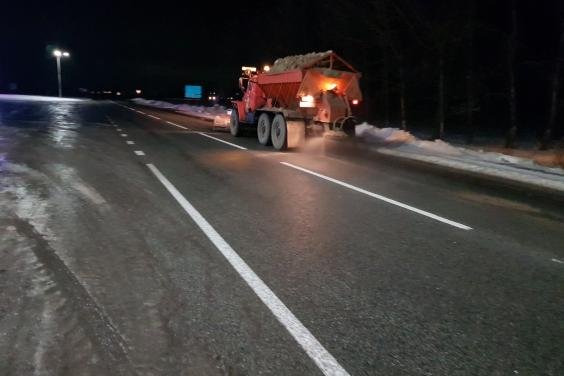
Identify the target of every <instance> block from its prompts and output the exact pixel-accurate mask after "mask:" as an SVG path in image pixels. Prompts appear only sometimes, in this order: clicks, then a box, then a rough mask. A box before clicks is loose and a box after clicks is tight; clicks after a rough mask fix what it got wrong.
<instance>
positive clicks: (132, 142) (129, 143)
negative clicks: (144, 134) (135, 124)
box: [125, 140, 135, 145]
mask: <svg viewBox="0 0 564 376" xmlns="http://www.w3.org/2000/svg"><path fill="white" fill-rule="evenodd" d="M125 143H126V144H128V145H135V141H130V140H127V141H125Z"/></svg>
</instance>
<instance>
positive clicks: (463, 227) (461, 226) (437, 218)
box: [280, 162, 472, 230]
mask: <svg viewBox="0 0 564 376" xmlns="http://www.w3.org/2000/svg"><path fill="white" fill-rule="evenodd" d="M280 163H281V164H283V165H284V166H288V167H291V168H293V169H295V170H298V171H302V172H305V173H306V174H310V175H313V176H317V177H318V178H321V179H324V180H327V181H330V182H332V183H335V184H338V185H340V186H342V187H345V188H348V189H351V190H353V191H356V192H359V193H363V194H365V195H367V196H370V197H372V198H375V199H378V200H381V201H384V202H387V203H388V204H392V205H395V206H399V207H400V208H403V209H407V210H409V211H412V212H414V213H417V214H420V215H423V216H425V217H427V218H431V219H434V220H435V221H439V222H442V223H446V224H447V225H451V226H453V227H456V228H459V229H461V230H472V227H470V226H466V225H464V224H462V223H458V222H455V221H451V220H450V219H447V218H444V217H441V216H438V215H436V214H433V213H430V212H428V211H425V210H421V209H417V208H415V207H413V206H410V205H407V204H404V203H403V202H399V201H396V200H393V199H391V198H388V197H385V196H382V195H379V194H377V193H373V192H370V191H367V190H365V189H362V188H359V187H355V186H354V185H352V184H349V183H345V182H344V181H341V180H337V179H334V178H331V177H329V176H325V175H322V174H320V173H317V172H315V171H311V170H308V169H306V168H303V167H300V166H296V165H293V164H291V163H287V162H280Z"/></svg>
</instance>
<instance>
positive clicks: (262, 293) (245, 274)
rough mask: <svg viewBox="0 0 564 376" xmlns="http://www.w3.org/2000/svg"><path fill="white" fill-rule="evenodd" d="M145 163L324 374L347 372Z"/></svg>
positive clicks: (153, 168)
mask: <svg viewBox="0 0 564 376" xmlns="http://www.w3.org/2000/svg"><path fill="white" fill-rule="evenodd" d="M147 167H148V168H149V170H151V172H152V173H153V174H154V175H155V177H156V178H157V179H159V181H160V182H161V183H162V185H164V187H165V188H166V189H167V191H168V192H169V193H170V194H171V195H172V197H174V199H175V200H176V202H178V203H179V204H180V206H181V207H182V208H183V209H184V211H185V212H186V213H187V214H188V215H189V216H190V217H191V218H192V220H193V221H194V222H195V223H196V225H198V227H199V228H200V229H201V230H202V231H203V232H204V234H206V236H207V237H208V239H209V240H210V241H211V242H212V243H213V245H214V246H215V247H216V248H217V250H218V251H219V252H221V254H222V255H223V257H225V258H226V259H227V261H228V262H229V264H231V266H232V267H233V268H234V269H235V270H236V271H237V273H239V275H240V276H241V278H243V280H244V281H245V282H246V283H247V285H249V287H250V288H251V289H252V290H253V291H254V293H255V294H257V296H258V297H259V298H260V300H261V301H262V302H263V303H264V304H265V305H266V306H267V307H268V309H269V310H270V311H271V312H272V313H273V314H274V316H275V317H276V319H278V321H279V322H280V323H281V324H282V325H283V326H284V327H285V328H286V329H287V330H288V332H289V333H290V334H291V335H292V337H294V339H295V340H296V341H297V342H298V343H299V344H300V346H301V347H302V348H303V349H304V351H305V352H306V353H307V354H308V355H309V357H310V358H311V359H312V360H313V361H314V362H315V364H316V365H317V367H319V369H320V370H321V371H322V372H323V373H324V374H325V375H335V376H337V375H341V376H346V375H349V374H348V373H347V371H345V369H344V368H343V367H342V366H341V365H340V364H339V362H337V360H336V359H335V358H334V357H333V355H331V354H330V353H329V352H328V351H327V350H326V349H325V348H324V347H323V345H322V344H321V343H319V341H318V340H317V339H316V338H315V337H314V336H313V334H311V332H310V331H309V330H308V329H307V328H306V327H305V326H304V325H303V324H302V323H301V322H300V320H298V318H297V317H296V316H294V314H293V313H292V312H291V311H290V310H289V309H288V307H286V305H285V304H284V303H283V302H282V301H281V300H280V299H279V298H278V297H277V296H276V294H274V292H273V291H272V290H271V289H270V288H269V287H268V286H267V285H266V284H265V283H264V282H263V281H262V279H260V277H259V276H258V275H257V274H256V273H255V272H254V271H253V270H252V269H251V268H250V267H249V265H247V263H246V262H245V261H244V260H243V259H242V258H241V257H240V256H239V255H238V254H237V252H235V250H234V249H233V248H231V246H230V245H229V244H228V243H227V242H226V241H225V239H223V237H222V236H221V235H220V234H219V233H218V232H217V231H216V230H215V229H214V228H213V227H212V225H211V224H210V223H209V222H208V221H207V220H206V219H205V218H204V217H203V216H202V215H201V214H200V212H199V211H198V210H196V208H194V206H192V204H191V203H190V202H189V201H188V200H187V199H186V198H185V197H184V196H183V195H182V193H180V192H179V191H178V190H177V189H176V187H174V185H172V183H171V182H170V181H169V180H168V179H167V178H166V177H165V176H164V175H163V174H162V173H161V172H160V171H159V170H158V169H157V168H156V167H155V166H154V165H153V164H152V163H148V164H147Z"/></svg>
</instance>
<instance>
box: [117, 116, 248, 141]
mask: <svg viewBox="0 0 564 376" xmlns="http://www.w3.org/2000/svg"><path fill="white" fill-rule="evenodd" d="M126 108H129V107H126ZM130 109H131V110H132V111H135V112H137V113H139V114H143V115H145V116H149V117H151V118H153V119H156V120H161V121H164V122H165V123H167V124H169V125H172V126H174V127H177V128H181V129H185V130H188V131H191V130H192V129H190V128H188V127H185V126H183V125H180V124H176V123H174V122H172V121H168V120H163V119H161V118H160V117H158V116H154V115H151V114H147V113H145V112H143V111H139V110H135V109H133V108H130ZM195 133H197V134H199V135H201V136H204V137H207V138H210V139H212V140H215V141H218V142H221V143H223V144H226V145H229V146H232V147H234V148H237V149H239V150H248V149H247V148H246V147H243V146H240V145H237V144H234V143H232V142H228V141H225V140H222V139H221V138H217V137H214V136H210V135H209V134H206V133H204V132H195Z"/></svg>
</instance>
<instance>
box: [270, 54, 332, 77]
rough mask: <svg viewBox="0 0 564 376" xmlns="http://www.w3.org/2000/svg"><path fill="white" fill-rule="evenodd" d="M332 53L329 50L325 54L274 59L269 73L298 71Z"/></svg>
mask: <svg viewBox="0 0 564 376" xmlns="http://www.w3.org/2000/svg"><path fill="white" fill-rule="evenodd" d="M332 53H333V51H331V50H329V51H325V52H312V53H309V54H305V55H293V56H286V57H283V58H280V59H276V61H275V62H274V64H273V65H272V66H271V67H270V73H280V72H285V71H289V70H294V69H300V68H301V67H306V66H309V65H311V64H313V63H315V62H316V61H318V60H320V59H323V58H325V57H327V56H329V55H331V54H332Z"/></svg>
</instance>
